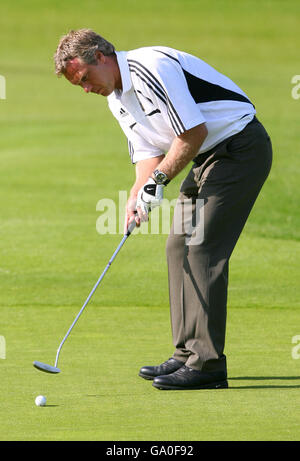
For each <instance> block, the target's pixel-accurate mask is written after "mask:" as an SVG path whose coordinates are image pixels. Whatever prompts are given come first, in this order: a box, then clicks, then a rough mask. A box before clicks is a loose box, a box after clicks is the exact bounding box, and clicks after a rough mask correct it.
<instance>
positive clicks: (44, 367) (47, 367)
mask: <svg viewBox="0 0 300 461" xmlns="http://www.w3.org/2000/svg"><path fill="white" fill-rule="evenodd" d="M135 226H136V222H135V219H134V220H133V221H132V222H131V223H130V224H129V226H128V229H127V232H126V234H124V236H123V238H122V240H121V242H120V243H119V245H118V247H117V249H116V250H115V252H114V254H113V255H112V257H111V258H110V260H109V262H108V264H107V266H106V268H105V269H104V271H103V272H102V274H101V275H100V277H99V278H98V280H97V282H96V284H95V285H94V288H93V289H92V291H91V292H90V294H89V295H88V297H87V299H86V301H85V303H84V304H83V306H82V308H81V309H80V311H79V312H78V314H77V316H76V317H75V319H74V321H73V323H72V325H71V326H70V328H69V330H68V331H67V333H66V335H65V337H64V338H63V340H62V342H61V343H60V345H59V347H58V349H57V353H56V359H55V364H54V366H52V365H47V364H46V363H43V362H38V361H34V362H33V366H34V367H35V368H37V369H38V370H40V371H44V372H45V373H53V374H57V373H60V371H61V370H60V369H59V368H58V367H57V364H58V358H59V355H60V352H61V349H62V347H63V345H64V343H65V341H66V339H67V338H68V336H69V334H70V333H71V331H72V329H73V327H74V326H75V324H76V323H77V321H78V319H79V317H80V316H81V314H82V312H83V311H84V309H85V307H86V306H87V304H88V302H89V301H90V299H91V297H92V296H93V294H94V293H95V291H96V289H97V287H98V286H99V284H100V283H101V281H102V279H103V277H104V276H105V274H106V272H107V271H108V269H109V268H110V266H111V264H112V262H113V260H114V259H115V257H116V256H117V254H118V253H119V251H120V250H121V248H122V246H123V245H124V243H125V242H126V240H127V239H128V237H129V236H130V234H131V233H132V232H133V230H134V229H135Z"/></svg>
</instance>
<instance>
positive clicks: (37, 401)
mask: <svg viewBox="0 0 300 461" xmlns="http://www.w3.org/2000/svg"><path fill="white" fill-rule="evenodd" d="M46 402H47V399H46V397H44V396H43V395H38V396H37V397H36V399H35V404H36V406H38V407H44V406H45V405H46Z"/></svg>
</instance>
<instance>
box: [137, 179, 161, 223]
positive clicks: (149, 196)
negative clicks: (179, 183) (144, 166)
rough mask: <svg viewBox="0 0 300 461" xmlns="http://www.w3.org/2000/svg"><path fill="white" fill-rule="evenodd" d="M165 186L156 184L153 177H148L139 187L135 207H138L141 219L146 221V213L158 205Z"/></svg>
mask: <svg viewBox="0 0 300 461" xmlns="http://www.w3.org/2000/svg"><path fill="white" fill-rule="evenodd" d="M164 187H165V186H163V185H159V184H156V182H155V181H154V179H152V178H149V179H148V181H147V182H146V184H144V185H143V187H141V188H140V190H139V192H138V196H137V202H136V208H137V209H140V210H138V211H140V212H141V214H142V216H141V215H140V213H139V216H140V218H141V221H148V214H149V212H150V211H151V210H153V208H155V207H157V206H159V205H160V204H161V201H162V199H163V189H164Z"/></svg>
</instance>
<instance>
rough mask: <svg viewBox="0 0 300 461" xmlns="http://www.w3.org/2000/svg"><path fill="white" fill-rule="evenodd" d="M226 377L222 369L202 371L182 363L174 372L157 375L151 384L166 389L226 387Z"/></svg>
mask: <svg viewBox="0 0 300 461" xmlns="http://www.w3.org/2000/svg"><path fill="white" fill-rule="evenodd" d="M226 378H227V376H226V373H225V372H224V371H215V372H210V373H204V372H202V371H198V370H194V369H193V368H189V367H186V366H185V365H183V367H181V368H179V369H178V370H177V371H175V372H174V373H171V374H168V375H161V376H157V377H156V378H155V379H154V381H153V384H152V386H154V387H156V388H157V389H166V390H191V389H226V388H227V387H228V382H227V379H226Z"/></svg>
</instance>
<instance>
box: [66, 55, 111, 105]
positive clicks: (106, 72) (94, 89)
mask: <svg viewBox="0 0 300 461" xmlns="http://www.w3.org/2000/svg"><path fill="white" fill-rule="evenodd" d="M64 75H65V77H66V78H67V79H68V80H69V82H71V83H72V84H73V85H80V86H81V87H82V88H83V89H84V91H85V92H86V93H90V92H91V93H95V94H101V95H102V96H109V95H110V94H111V93H112V92H113V91H114V90H115V88H116V78H115V75H114V67H113V65H112V59H111V58H110V57H108V56H104V55H103V54H102V53H98V54H97V64H95V65H93V64H86V63H85V62H83V61H82V60H81V59H80V58H74V59H71V60H70V61H69V62H68V64H67V68H66V72H65V74H64Z"/></svg>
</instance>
